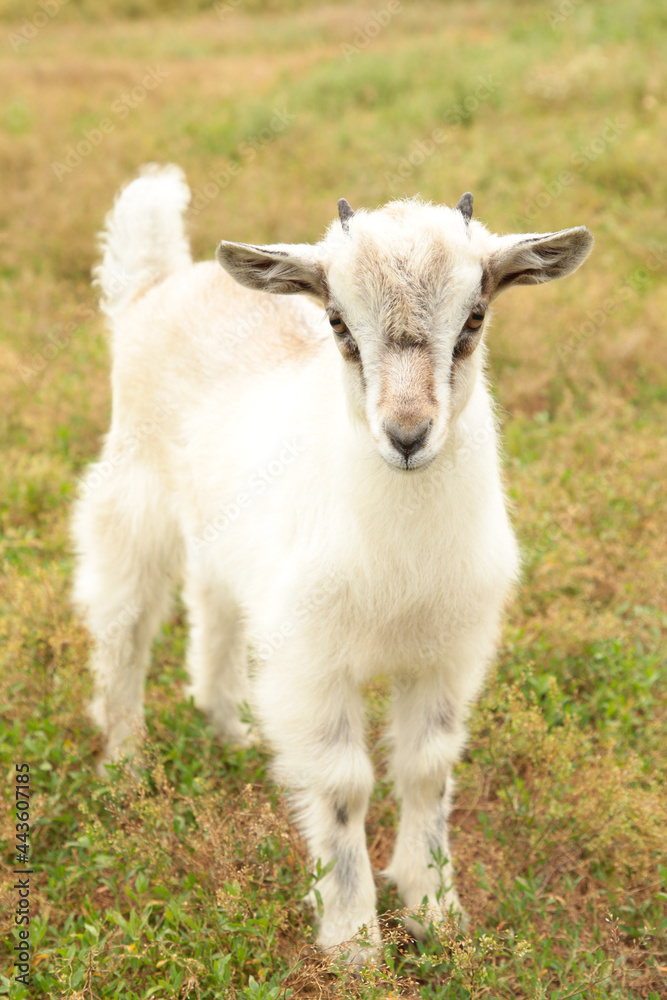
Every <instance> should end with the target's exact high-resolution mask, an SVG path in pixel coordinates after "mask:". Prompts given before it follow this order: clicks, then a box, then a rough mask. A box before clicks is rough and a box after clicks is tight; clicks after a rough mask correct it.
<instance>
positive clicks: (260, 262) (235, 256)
mask: <svg viewBox="0 0 667 1000" xmlns="http://www.w3.org/2000/svg"><path fill="white" fill-rule="evenodd" d="M215 256H216V259H217V261H218V263H220V264H222V266H223V267H224V269H225V270H226V271H228V272H229V273H230V274H231V276H232V278H235V279H236V280H237V281H238V282H239V284H241V285H246V287H247V288H255V289H257V290H259V291H262V292H275V293H280V294H283V295H294V294H296V293H298V292H300V293H301V294H304V295H314V296H315V297H316V298H318V299H323V298H324V297H325V292H326V277H325V273H324V267H323V265H322V262H321V261H320V260H319V258H318V256H317V251H316V249H315V248H314V247H312V246H310V245H309V244H303V245H296V246H289V245H287V244H278V245H276V246H267V247H256V246H252V245H251V244H250V243H228V242H226V241H225V240H223V242H222V243H220V244H219V246H218V248H217V250H216V251H215Z"/></svg>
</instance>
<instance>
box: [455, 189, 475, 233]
mask: <svg viewBox="0 0 667 1000" xmlns="http://www.w3.org/2000/svg"><path fill="white" fill-rule="evenodd" d="M456 208H457V210H458V211H459V212H460V213H461V215H462V216H463V218H464V219H465V220H466V225H467V224H468V223H469V222H470V220H471V219H472V195H471V194H470V191H466V193H465V194H462V195H461V197H460V198H459V203H458V205H457V206H456Z"/></svg>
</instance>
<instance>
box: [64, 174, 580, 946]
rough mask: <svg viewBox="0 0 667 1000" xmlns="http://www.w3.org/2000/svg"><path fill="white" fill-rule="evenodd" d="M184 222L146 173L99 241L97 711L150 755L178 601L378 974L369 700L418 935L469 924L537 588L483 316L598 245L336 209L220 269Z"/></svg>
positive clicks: (119, 738)
mask: <svg viewBox="0 0 667 1000" xmlns="http://www.w3.org/2000/svg"><path fill="white" fill-rule="evenodd" d="M189 198H190V193H189V190H188V188H187V186H186V184H185V181H184V178H183V175H182V174H181V172H180V171H179V170H178V169H177V168H176V167H173V166H172V167H165V168H161V169H160V168H157V167H154V166H153V167H149V168H146V169H145V171H144V172H143V174H142V175H141V176H140V177H139V178H138V179H136V180H134V181H133V182H132V183H131V184H130V185H129V186H128V187H126V188H125V189H124V190H123V191H122V193H121V194H120V196H119V197H118V199H117V201H116V203H115V206H114V208H113V210H112V212H111V213H110V215H109V217H108V219H107V225H106V230H105V232H104V234H103V235H102V246H103V251H104V252H103V260H102V263H101V264H100V265H99V267H98V268H97V271H96V281H97V284H98V285H99V286H100V288H101V299H102V309H103V311H104V312H105V313H106V315H107V317H108V319H109V321H110V326H111V330H112V333H113V374H112V385H113V416H112V421H111V429H110V431H109V434H108V436H107V438H106V442H105V444H104V448H103V451H102V455H101V458H100V461H99V462H98V463H97V464H95V465H93V466H92V467H91V469H90V470H89V472H88V474H87V477H86V479H85V482H84V484H83V491H82V497H81V499H80V500H79V503H78V507H77V511H76V517H75V526H74V530H75V537H76V545H77V550H78V570H77V575H76V584H75V597H76V600H77V602H78V604H79V605H80V606H81V607H82V609H83V611H84V613H85V616H86V619H87V623H88V626H89V628H90V631H91V633H92V635H93V637H94V639H95V644H94V650H93V654H92V670H93V674H94V681H95V697H94V703H93V712H94V716H95V719H96V720H97V722H98V723H99V725H100V726H101V727H102V728H103V729H104V731H105V733H106V737H107V744H106V756H105V760H115V759H117V758H118V757H120V756H121V755H123V754H126V753H128V752H130V751H131V750H132V746H133V742H134V740H135V739H136V737H137V736H138V735H140V733H141V730H142V727H143V688H144V678H145V674H146V669H147V665H148V659H149V652H150V646H151V641H152V639H153V637H154V635H155V633H156V630H157V629H158V627H159V625H160V622H161V620H162V619H163V618H164V617H165V615H166V614H167V611H168V606H169V598H170V594H171V592H172V590H173V588H174V586H175V585H176V584H178V583H179V582H181V581H183V582H184V596H185V601H186V604H187V608H188V615H189V621H190V644H189V652H188V669H189V673H190V677H191V682H192V683H191V688H190V691H191V693H192V695H193V696H194V702H195V704H196V705H197V706H198V707H199V708H201V709H202V710H203V711H204V712H206V713H208V715H209V716H210V718H211V719H212V721H213V723H214V725H215V727H216V729H217V731H218V733H219V734H220V735H221V736H222V737H224V738H226V739H229V740H233V741H238V742H240V743H245V742H247V740H248V739H249V732H248V727H247V726H246V724H245V723H244V722H242V721H241V719H240V717H239V706H240V705H241V704H242V703H243V702H244V701H245V700H246V699H248V700H249V701H250V702H251V704H252V705H253V707H254V710H255V713H256V715H257V717H258V719H259V722H260V724H261V728H262V732H263V734H264V736H265V737H266V738H267V739H268V741H269V742H270V744H271V745H272V747H273V748H274V750H275V768H276V772H277V775H278V777H279V778H280V779H281V780H282V781H283V782H284V783H285V784H286V785H287V786H288V788H289V789H290V791H291V794H292V796H293V802H294V805H295V807H296V811H297V814H298V817H299V820H300V824H301V828H302V830H303V832H304V834H305V837H306V839H307V842H308V846H309V850H310V853H311V856H312V858H313V860H314V861H315V860H317V859H319V860H320V861H321V863H322V865H323V866H324V867H325V869H327V871H326V874H325V875H324V877H323V878H322V879H321V881H320V883H319V885H318V889H319V894H320V897H321V902H322V907H323V908H322V912H321V917H320V923H319V936H318V942H319V944H320V945H321V946H322V947H323V948H324V949H327V950H329V951H333V952H337V953H343V954H345V955H346V956H347V959H348V960H349V961H352V962H363V961H365V960H367V959H369V958H370V957H372V956H373V955H374V954H375V953H376V952H377V948H378V946H379V943H380V932H379V926H378V921H377V916H376V910H375V898H376V897H375V887H374V881H373V873H372V870H371V865H370V861H369V857H368V853H367V848H366V838H365V831H364V818H365V814H366V809H367V805H368V800H369V794H370V792H371V789H372V785H373V771H372V767H371V763H370V760H369V757H368V754H367V752H366V748H365V742H364V713H363V704H362V697H361V694H360V686H361V685H363V684H364V683H365V682H366V681H368V680H369V679H370V678H372V677H373V676H375V675H377V674H384V675H388V676H389V677H390V678H391V679H392V681H393V685H394V698H393V705H392V710H391V724H390V737H391V746H392V760H391V763H392V773H393V777H394V787H395V791H396V794H397V796H398V798H399V800H400V803H401V813H400V825H399V829H398V834H397V838H396V845H395V851H394V855H393V859H392V861H391V864H390V865H389V868H388V870H387V872H386V874H387V875H388V877H390V878H391V879H392V880H394V882H395V883H396V884H397V886H398V889H399V891H400V892H401V894H402V897H403V899H404V901H405V904H406V907H407V909H408V916H407V918H406V919H407V922H408V926H409V927H410V929H411V930H412V931H413V933H415V934H416V935H422V934H423V932H424V926H428V924H429V922H430V921H439V920H442V919H444V918H445V916H446V915H447V913H448V911H449V910H450V909H453V910H455V911H458V910H459V902H458V899H457V896H456V892H455V890H454V888H453V885H452V865H451V861H450V859H449V858H450V852H449V844H448V836H447V816H448V811H449V807H450V802H451V797H452V790H453V779H452V769H453V767H454V764H455V763H456V761H457V759H458V757H459V755H460V753H461V750H462V747H463V743H464V739H465V730H464V724H465V719H466V715H467V713H468V711H469V708H470V706H471V704H472V702H473V701H474V699H475V697H476V696H477V695H478V693H479V690H480V687H481V685H482V683H483V679H484V676H485V673H486V671H487V668H488V666H489V663H490V661H491V659H492V656H493V654H494V649H495V646H496V642H497V638H498V633H499V625H500V620H501V614H502V610H503V606H504V605H505V603H506V600H507V597H508V594H509V591H510V589H511V587H512V584H513V583H514V582H515V581H516V579H517V573H518V556H517V547H516V543H515V539H514V535H513V533H512V529H511V527H510V524H509V520H508V517H507V513H506V509H505V499H504V495H503V487H502V483H501V475H500V469H499V460H498V448H497V440H496V431H495V420H494V410H493V403H492V400H491V397H490V394H489V391H488V389H487V386H486V382H485V376H484V359H485V345H484V336H485V331H486V329H487V327H488V324H489V310H490V306H491V303H492V301H493V299H494V298H495V296H496V295H498V294H499V292H501V291H503V290H504V289H506V288H509V287H510V286H511V285H525V284H540V283H542V282H545V281H550V280H552V279H554V278H562V277H564V276H565V275H567V274H570V273H571V272H572V271H574V270H575V269H576V268H577V267H579V265H580V264H581V263H582V262H583V261H584V260H585V258H586V257H587V256H588V254H589V252H590V249H591V246H592V237H591V234H590V233H589V231H588V229H586V228H585V227H578V228H575V229H567V230H563V231H560V232H554V233H547V234H545V235H537V234H531V235H524V236H518V235H515V236H496V235H492V234H490V233H489V232H488V231H487V230H486V229H485V227H484V226H483V225H481V224H480V223H479V222H477V221H476V220H474V219H473V218H472V196H471V195H469V194H465V195H463V197H462V198H461V200H460V202H459V204H458V205H457V206H456V208H454V209H450V208H446V207H441V206H435V205H431V204H424V203H423V202H421V201H419V200H407V201H396V202H392V203H390V204H388V205H386V206H385V207H384V208H382V209H379V210H377V211H368V212H366V211H357V212H353V211H352V209H351V208H350V206H349V205H348V203H347V202H346V201H345V200H344V199H341V201H340V202H339V216H340V218H339V220H336V221H335V222H334V223H332V224H331V226H330V227H329V229H328V231H327V233H326V235H325V237H324V239H322V240H321V242H319V243H317V244H315V245H314V246H311V245H297V246H289V245H284V244H279V245H275V246H253V245H249V244H245V243H230V242H222V243H221V244H220V245H219V247H218V249H217V251H216V257H217V261H218V263H215V262H210V263H199V264H193V263H192V260H191V256H190V250H189V246H188V243H187V240H186V238H185V234H184V228H183V213H184V210H185V208H186V206H187V204H188V201H189ZM219 265H222V267H220V266H219ZM267 292H271V293H273V295H267V294H266V293H267ZM295 293H299V294H298V295H295ZM249 645H250V647H251V648H253V647H254V649H255V650H256V651H257V654H258V655H257V657H256V658H257V659H258V660H259V663H258V666H257V669H256V670H254V671H253V683H252V685H250V682H249V680H248V676H249V675H248V670H247V649H248V646H249ZM443 859H444V863H443ZM410 913H411V914H412V915H411V916H410V915H409V914H410Z"/></svg>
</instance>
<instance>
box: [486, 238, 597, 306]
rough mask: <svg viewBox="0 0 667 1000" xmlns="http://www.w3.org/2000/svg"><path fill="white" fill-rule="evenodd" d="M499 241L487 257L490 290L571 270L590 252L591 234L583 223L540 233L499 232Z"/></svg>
mask: <svg viewBox="0 0 667 1000" xmlns="http://www.w3.org/2000/svg"><path fill="white" fill-rule="evenodd" d="M499 243H500V246H499V247H498V248H497V249H496V250H495V251H494V252H493V253H492V254H491V257H490V258H489V261H488V271H489V275H490V277H491V281H492V286H493V291H494V294H497V293H498V292H502V291H504V289H505V288H509V287H510V285H541V284H542V282H544V281H553V280H554V279H555V278H564V277H566V275H568V274H572V272H573V271H576V270H577V268H578V267H579V266H580V265H581V264H583V262H584V261H585V260H586V258H587V257H588V255H589V253H590V252H591V250H592V248H593V236H592V233H591V232H590V230H588V229H587V228H586V226H576V227H575V228H574V229H561V230H560V232H557V233H544V234H543V235H541V236H503V237H500V240H499Z"/></svg>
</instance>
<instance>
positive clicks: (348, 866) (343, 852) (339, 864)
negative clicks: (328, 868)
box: [333, 847, 358, 903]
mask: <svg viewBox="0 0 667 1000" xmlns="http://www.w3.org/2000/svg"><path fill="white" fill-rule="evenodd" d="M357 867H358V866H357V856H356V851H355V850H354V849H351V848H349V847H341V848H340V849H339V851H338V857H337V859H336V864H335V866H334V870H333V875H334V878H335V879H336V882H337V883H338V885H339V887H340V896H341V902H343V903H346V902H349V901H350V900H351V899H352V898H353V897H354V895H355V893H356V891H357Z"/></svg>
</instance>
